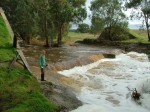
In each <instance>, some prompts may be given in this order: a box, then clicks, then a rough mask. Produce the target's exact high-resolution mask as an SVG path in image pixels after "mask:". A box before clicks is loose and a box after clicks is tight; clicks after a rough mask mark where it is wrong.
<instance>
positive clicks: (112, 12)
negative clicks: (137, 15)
mask: <svg viewBox="0 0 150 112" xmlns="http://www.w3.org/2000/svg"><path fill="white" fill-rule="evenodd" d="M122 8H123V7H122V6H121V3H120V2H119V0H94V1H92V5H91V8H90V9H91V11H92V14H93V15H92V16H93V17H96V18H97V19H98V18H99V20H101V22H102V24H103V25H104V26H105V27H106V28H108V29H107V30H108V31H107V33H108V34H107V37H106V36H105V37H106V38H109V40H112V38H113V37H114V34H117V32H116V30H113V28H114V27H116V26H117V27H118V26H120V27H122V26H123V25H124V27H127V24H128V23H127V18H126V16H125V14H124V13H123V12H122ZM93 23H94V22H93ZM102 24H100V25H101V26H103V25H102ZM124 27H122V28H124ZM115 32H116V33H115Z"/></svg>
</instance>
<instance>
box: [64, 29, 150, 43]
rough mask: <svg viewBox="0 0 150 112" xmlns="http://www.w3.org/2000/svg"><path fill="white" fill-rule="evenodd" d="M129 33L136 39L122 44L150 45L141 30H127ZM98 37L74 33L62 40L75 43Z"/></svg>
mask: <svg viewBox="0 0 150 112" xmlns="http://www.w3.org/2000/svg"><path fill="white" fill-rule="evenodd" d="M129 32H130V33H131V34H132V35H134V36H135V37H136V39H129V40H125V41H122V42H124V43H144V44H150V42H148V37H147V33H146V31H143V30H131V29H130V30H129ZM98 36H99V35H96V36H94V35H93V34H89V33H76V32H69V33H68V37H65V38H64V41H65V42H75V41H77V40H83V39H85V38H92V39H96V38H97V37H98Z"/></svg>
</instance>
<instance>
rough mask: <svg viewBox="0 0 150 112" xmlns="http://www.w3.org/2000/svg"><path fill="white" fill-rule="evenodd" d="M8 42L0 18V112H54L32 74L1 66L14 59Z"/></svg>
mask: <svg viewBox="0 0 150 112" xmlns="http://www.w3.org/2000/svg"><path fill="white" fill-rule="evenodd" d="M10 42H11V38H10V36H9V33H8V31H7V28H6V26H5V24H4V21H3V19H2V17H1V16H0V63H1V66H0V112H54V111H55V109H56V106H55V105H53V104H52V103H51V102H50V101H48V100H47V99H46V98H45V97H44V96H43V94H42V92H41V89H40V85H39V83H38V82H37V80H36V79H35V78H34V77H33V76H32V74H30V73H29V72H28V71H26V70H23V69H21V68H14V69H13V70H11V71H8V65H7V64H5V66H3V63H4V61H8V60H11V59H13V58H14V57H15V49H13V48H12V47H11V43H10ZM2 62H3V63H2Z"/></svg>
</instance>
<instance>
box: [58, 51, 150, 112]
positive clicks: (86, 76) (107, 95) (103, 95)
mask: <svg viewBox="0 0 150 112" xmlns="http://www.w3.org/2000/svg"><path fill="white" fill-rule="evenodd" d="M59 73H61V74H62V75H65V76H67V77H72V78H74V79H76V80H79V81H81V82H83V83H84V85H85V86H84V87H83V88H82V90H81V92H80V93H78V94H77V98H78V99H79V100H81V101H82V102H83V106H81V107H79V108H77V109H76V110H73V111H71V112H150V86H149V85H150V62H149V60H148V57H147V55H145V54H138V53H135V52H130V53H128V54H120V55H117V56H116V59H102V60H100V61H97V62H95V63H92V64H89V65H86V66H82V67H75V68H73V69H70V70H64V71H61V72H59ZM128 88H130V89H134V88H136V89H137V91H139V92H140V93H141V94H142V97H141V99H140V102H141V105H139V104H136V103H135V102H134V101H133V100H132V99H131V91H129V90H128Z"/></svg>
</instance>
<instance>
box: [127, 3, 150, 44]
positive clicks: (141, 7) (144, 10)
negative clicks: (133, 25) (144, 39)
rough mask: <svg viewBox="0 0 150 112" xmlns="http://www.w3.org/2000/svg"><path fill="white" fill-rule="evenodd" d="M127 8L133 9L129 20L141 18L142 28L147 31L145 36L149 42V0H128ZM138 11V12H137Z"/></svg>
mask: <svg viewBox="0 0 150 112" xmlns="http://www.w3.org/2000/svg"><path fill="white" fill-rule="evenodd" d="M126 7H127V8H134V9H135V11H133V12H132V15H131V18H134V17H136V18H138V19H141V18H143V26H144V24H145V26H146V29H147V36H148V38H149V41H150V29H149V28H150V21H149V19H150V1H149V0H130V1H128V2H127V3H126ZM137 9H138V10H137Z"/></svg>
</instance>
